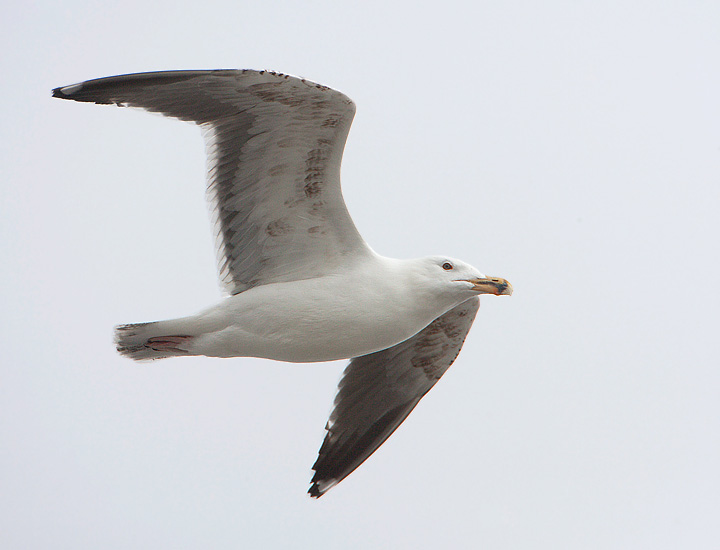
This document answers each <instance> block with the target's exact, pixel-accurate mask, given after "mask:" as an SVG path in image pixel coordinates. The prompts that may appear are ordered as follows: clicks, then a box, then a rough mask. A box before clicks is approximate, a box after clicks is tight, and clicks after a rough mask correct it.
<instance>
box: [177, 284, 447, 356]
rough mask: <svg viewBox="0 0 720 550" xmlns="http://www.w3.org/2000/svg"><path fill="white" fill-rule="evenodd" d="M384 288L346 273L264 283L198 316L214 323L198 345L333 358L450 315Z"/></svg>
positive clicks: (394, 339) (234, 352)
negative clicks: (358, 281) (349, 277)
mask: <svg viewBox="0 0 720 550" xmlns="http://www.w3.org/2000/svg"><path fill="white" fill-rule="evenodd" d="M365 283H367V282H365ZM381 290H382V291H379V287H378V286H377V285H375V284H358V285H353V284H350V285H349V284H348V281H347V280H344V279H342V278H332V279H325V280H318V279H311V280H307V281H294V282H292V283H278V284H271V285H265V286H260V287H256V288H253V289H250V290H248V291H246V292H243V293H241V294H238V295H236V296H232V297H230V298H227V299H226V300H225V301H224V302H221V303H220V304H218V305H217V306H215V307H214V308H211V309H210V310H207V311H206V312H204V313H202V314H200V315H198V316H197V317H196V318H195V319H196V321H197V322H198V324H200V325H204V326H205V327H206V328H205V330H204V331H203V332H204V333H203V334H200V335H198V336H197V337H196V338H194V339H193V342H192V345H191V350H190V351H191V352H193V353H196V354H200V355H207V356H210V357H264V358H267V359H275V360H278V361H291V362H317V361H332V360H336V359H345V358H349V357H357V356H360V355H366V354H368V353H372V352H375V351H379V350H381V349H385V348H388V347H390V346H393V345H395V344H397V343H399V342H402V341H403V340H406V339H408V338H410V337H411V336H413V335H414V334H416V333H417V332H419V331H420V330H422V329H423V328H424V327H425V326H427V325H428V324H429V323H430V322H432V320H433V319H435V318H436V317H437V316H438V315H441V314H442V313H444V310H445V309H443V308H440V309H439V307H438V306H434V307H428V305H427V304H418V303H416V302H417V300H416V298H417V297H415V296H413V295H412V294H411V293H408V292H407V291H398V292H394V291H393V289H388V288H387V287H384V288H382V289H381ZM450 306H451V304H450V305H448V307H447V308H446V309H449V307H450Z"/></svg>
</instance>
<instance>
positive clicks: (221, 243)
mask: <svg viewBox="0 0 720 550" xmlns="http://www.w3.org/2000/svg"><path fill="white" fill-rule="evenodd" d="M53 95H54V96H55V97H60V98H63V99H72V100H75V101H87V102H93V103H101V104H115V105H119V106H122V107H138V108H141V109H145V110H147V111H152V112H157V113H161V114H163V115H166V116H169V117H174V118H178V119H180V120H185V121H189V122H194V123H196V124H198V125H199V126H200V127H201V128H202V130H203V134H204V136H205V140H206V146H207V153H208V198H209V201H210V203H211V207H212V216H213V220H214V222H215V234H216V245H217V252H218V264H219V273H220V279H221V280H222V282H223V285H224V286H225V288H226V289H227V291H228V292H229V293H231V294H237V293H239V292H242V291H243V290H246V289H248V288H251V287H253V286H256V285H260V284H267V283H272V282H282V281H292V280H299V279H307V278H311V277H317V276H321V275H323V274H325V273H328V272H330V271H332V270H333V269H335V268H336V267H338V266H340V265H341V264H343V263H345V262H346V259H345V258H346V257H347V256H350V255H357V254H368V253H369V248H368V247H367V245H366V244H365V242H364V241H363V239H362V237H360V235H359V234H358V232H357V230H356V228H355V225H354V224H353V222H352V219H351V218H350V215H349V214H348V212H347V209H346V207H345V203H344V201H343V198H342V193H341V190H340V162H341V159H342V152H343V148H344V146H345V141H346V139H347V135H348V131H349V130H350V124H351V122H352V119H353V116H354V114H355V105H354V104H353V102H352V101H351V100H350V99H349V98H348V97H346V96H345V95H343V94H341V93H340V92H337V91H335V90H332V89H330V88H327V87H325V86H321V85H319V84H315V83H313V82H310V81H307V80H301V79H299V78H295V77H290V76H288V75H283V74H278V73H272V72H267V71H250V70H244V71H235V70H218V71H167V72H155V73H140V74H131V75H124V76H113V77H109V78H101V79H97V80H89V81H87V82H82V83H80V84H74V85H72V86H65V87H63V88H57V89H55V90H53Z"/></svg>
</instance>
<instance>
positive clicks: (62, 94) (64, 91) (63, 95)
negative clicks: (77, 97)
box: [52, 84, 83, 99]
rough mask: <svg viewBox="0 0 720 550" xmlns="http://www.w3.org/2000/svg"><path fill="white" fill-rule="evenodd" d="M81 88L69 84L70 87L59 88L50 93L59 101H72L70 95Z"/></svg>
mask: <svg viewBox="0 0 720 550" xmlns="http://www.w3.org/2000/svg"><path fill="white" fill-rule="evenodd" d="M82 87H83V85H82V84H71V85H70V86H61V87H59V88H55V89H54V90H53V91H52V96H53V97H59V98H60V99H74V98H73V97H72V94H74V93H75V92H77V91H78V90H80V89H81V88H82Z"/></svg>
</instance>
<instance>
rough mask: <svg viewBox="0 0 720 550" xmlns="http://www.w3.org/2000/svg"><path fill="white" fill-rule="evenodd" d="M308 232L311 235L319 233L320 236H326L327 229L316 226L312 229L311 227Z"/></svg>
mask: <svg viewBox="0 0 720 550" xmlns="http://www.w3.org/2000/svg"><path fill="white" fill-rule="evenodd" d="M307 232H308V233H310V234H315V233H319V234H320V235H324V234H325V229H324V228H323V227H322V226H321V225H314V226H312V227H309V228H308V230H307Z"/></svg>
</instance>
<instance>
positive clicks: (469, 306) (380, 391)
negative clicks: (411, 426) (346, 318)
mask: <svg viewBox="0 0 720 550" xmlns="http://www.w3.org/2000/svg"><path fill="white" fill-rule="evenodd" d="M478 307H480V300H478V299H477V298H471V299H470V300H468V301H467V302H464V303H462V304H460V305H459V306H456V307H455V308H453V309H451V310H450V311H448V312H447V313H445V314H444V315H441V316H440V317H438V318H437V319H435V320H434V321H433V322H432V323H430V324H429V325H428V326H427V327H425V328H424V329H423V330H421V331H420V332H419V333H417V334H416V335H415V336H413V337H412V338H410V339H409V340H406V341H404V342H401V343H399V344H397V345H395V346H393V347H391V348H388V349H385V350H382V351H378V352H376V353H371V354H370V355H364V356H362V357H356V358H354V359H352V360H351V361H350V364H349V365H348V367H347V368H346V369H345V372H344V374H343V377H342V379H341V380H340V384H339V391H338V394H337V396H336V397H335V409H334V410H333V412H332V414H331V415H330V420H329V421H328V424H327V426H326V427H325V429H326V430H327V434H326V435H325V440H324V441H323V444H322V446H321V447H320V453H319V455H318V459H317V461H316V462H315V464H314V465H313V470H315V475H314V476H313V478H312V483H313V484H312V486H311V487H310V490H309V491H308V492H309V493H310V495H311V496H313V497H320V496H322V495H323V494H324V493H325V492H326V491H327V490H328V489H330V488H331V487H333V486H334V485H336V484H337V483H339V482H340V481H342V480H343V479H344V478H345V477H347V476H348V475H349V474H350V473H352V471H353V470H355V468H357V467H358V466H360V464H362V463H363V462H364V461H365V460H366V459H367V458H368V457H369V456H370V455H371V454H373V453H374V452H375V450H377V448H378V447H380V445H382V444H383V443H384V442H385V440H386V439H387V438H388V437H390V435H391V434H392V433H393V432H394V431H395V430H396V429H397V427H398V426H399V425H400V424H401V423H402V422H403V420H405V418H407V416H408V415H409V414H410V412H411V411H412V410H413V409H414V408H415V405H417V404H418V402H419V401H420V399H421V398H422V397H423V396H424V395H425V394H426V393H427V392H428V391H430V389H431V388H432V387H433V386H434V385H435V382H437V381H438V380H439V379H440V377H441V376H442V375H443V374H444V373H445V371H446V370H447V369H448V368H449V367H450V365H452V363H453V361H455V358H456V357H457V355H458V353H460V348H461V347H462V345H463V342H464V341H465V337H466V336H467V333H468V331H469V330H470V327H471V326H472V323H473V321H474V319H475V314H476V313H477V310H478Z"/></svg>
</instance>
